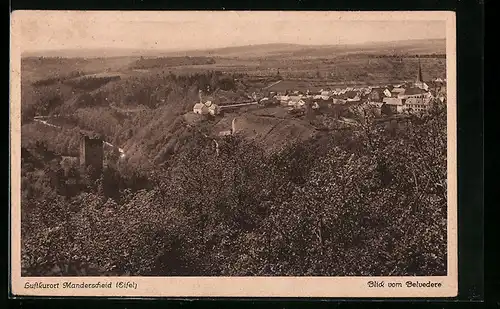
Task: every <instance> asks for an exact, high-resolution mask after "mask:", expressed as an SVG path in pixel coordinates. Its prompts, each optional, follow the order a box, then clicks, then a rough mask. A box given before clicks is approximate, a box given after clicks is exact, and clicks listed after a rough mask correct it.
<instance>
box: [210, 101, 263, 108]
mask: <svg viewBox="0 0 500 309" xmlns="http://www.w3.org/2000/svg"><path fill="white" fill-rule="evenodd" d="M257 104H259V102H249V103H239V104H230V105H219V107H220V108H221V109H222V108H228V107H239V106H247V105H257Z"/></svg>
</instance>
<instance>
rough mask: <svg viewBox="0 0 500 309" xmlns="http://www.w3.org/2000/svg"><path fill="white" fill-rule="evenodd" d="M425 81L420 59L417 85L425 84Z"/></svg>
mask: <svg viewBox="0 0 500 309" xmlns="http://www.w3.org/2000/svg"><path fill="white" fill-rule="evenodd" d="M423 82H424V79H423V78H422V67H421V65H420V58H419V59H418V74H417V83H423Z"/></svg>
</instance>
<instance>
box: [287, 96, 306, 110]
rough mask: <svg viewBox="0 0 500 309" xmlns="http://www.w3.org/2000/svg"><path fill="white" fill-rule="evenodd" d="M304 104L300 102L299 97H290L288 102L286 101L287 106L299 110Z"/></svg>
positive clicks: (302, 101)
mask: <svg viewBox="0 0 500 309" xmlns="http://www.w3.org/2000/svg"><path fill="white" fill-rule="evenodd" d="M305 104H306V102H305V101H304V100H302V98H301V97H299V96H290V100H289V101H288V106H291V107H294V108H301V107H303V106H304V105H305Z"/></svg>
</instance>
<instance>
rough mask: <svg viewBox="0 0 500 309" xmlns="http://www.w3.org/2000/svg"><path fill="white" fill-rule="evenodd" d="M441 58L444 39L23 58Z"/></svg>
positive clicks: (108, 51)
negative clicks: (363, 55) (348, 56)
mask: <svg viewBox="0 0 500 309" xmlns="http://www.w3.org/2000/svg"><path fill="white" fill-rule="evenodd" d="M356 53H359V54H401V55H405V54H433V53H436V54H440V53H441V54H444V53H446V40H445V39H431V40H405V41H390V42H370V43H363V44H350V45H301V44H286V43H272V44H258V45H246V46H232V47H222V48H216V49H200V50H186V51H172V50H139V49H104V48H103V49H79V50H71V49H66V50H51V51H38V52H25V53H23V57H32V56H44V57H64V58H73V57H86V58H97V57H125V56H144V57H159V56H163V57H165V56H172V57H173V56H190V57H200V56H211V57H238V58H259V57H299V58H300V57H331V56H335V55H348V54H356Z"/></svg>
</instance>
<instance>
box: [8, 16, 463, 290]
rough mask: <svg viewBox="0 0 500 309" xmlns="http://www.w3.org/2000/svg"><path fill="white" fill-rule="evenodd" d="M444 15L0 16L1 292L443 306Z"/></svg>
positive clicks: (448, 115)
mask: <svg viewBox="0 0 500 309" xmlns="http://www.w3.org/2000/svg"><path fill="white" fill-rule="evenodd" d="M454 18H455V16H454V14H453V13H450V12H357V13H356V12H278V11H276V12H250V11H248V12H230V11H225V12H222V11H192V12H188V11H179V12H119V11H116V12H98V11H97V12H90V11H89V12H85V11H80V12H69V11H68V12H66V11H16V12H14V13H13V14H12V16H11V29H12V36H11V102H10V106H11V118H10V122H11V123H10V128H11V131H10V134H11V135H10V136H11V163H12V164H11V206H10V207H11V214H12V216H11V222H12V225H11V235H12V238H11V240H12V241H11V244H12V253H11V257H12V258H11V260H12V264H11V270H12V280H13V286H14V289H15V290H16V291H17V292H18V293H20V294H29V295H84V296H85V295H108V294H110V293H111V294H110V295H140V296H233V295H234V296H245V295H246V296H356V297H363V296H364V295H369V296H377V295H380V296H384V295H385V296H387V295H390V296H398V295H400V296H425V297H428V296H429V295H435V296H453V295H456V287H457V269H456V268H457V266H456V260H457V248H456V229H457V226H456V207H457V206H456V153H455V152H456V128H455V126H456V120H455V118H456V115H455V114H456V97H455V96H456V93H455V92H456V85H455V84H456V81H455V78H456V77H455V74H456V73H455V67H454V66H455V65H456V64H455V37H454V34H455V24H454V22H455V19H454ZM380 278H382V279H380ZM162 279H164V280H163V281H162ZM266 280H267V281H266ZM273 280H274V281H273ZM307 280H311V281H309V287H306V286H307V285H308V283H307V282H308V281H307ZM315 280H316V281H315ZM318 280H319V281H318ZM328 280H330V281H328ZM339 280H340V281H339ZM342 280H351V281H342ZM167 283H168V284H167ZM329 286H330V287H331V289H329V288H328V287H329ZM377 288H378V289H377ZM82 293H83V294H82ZM120 293H122V294H120ZM127 293H129V294H127ZM130 293H132V294H130ZM134 293H135V294H134ZM377 293H378V294H377Z"/></svg>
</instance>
